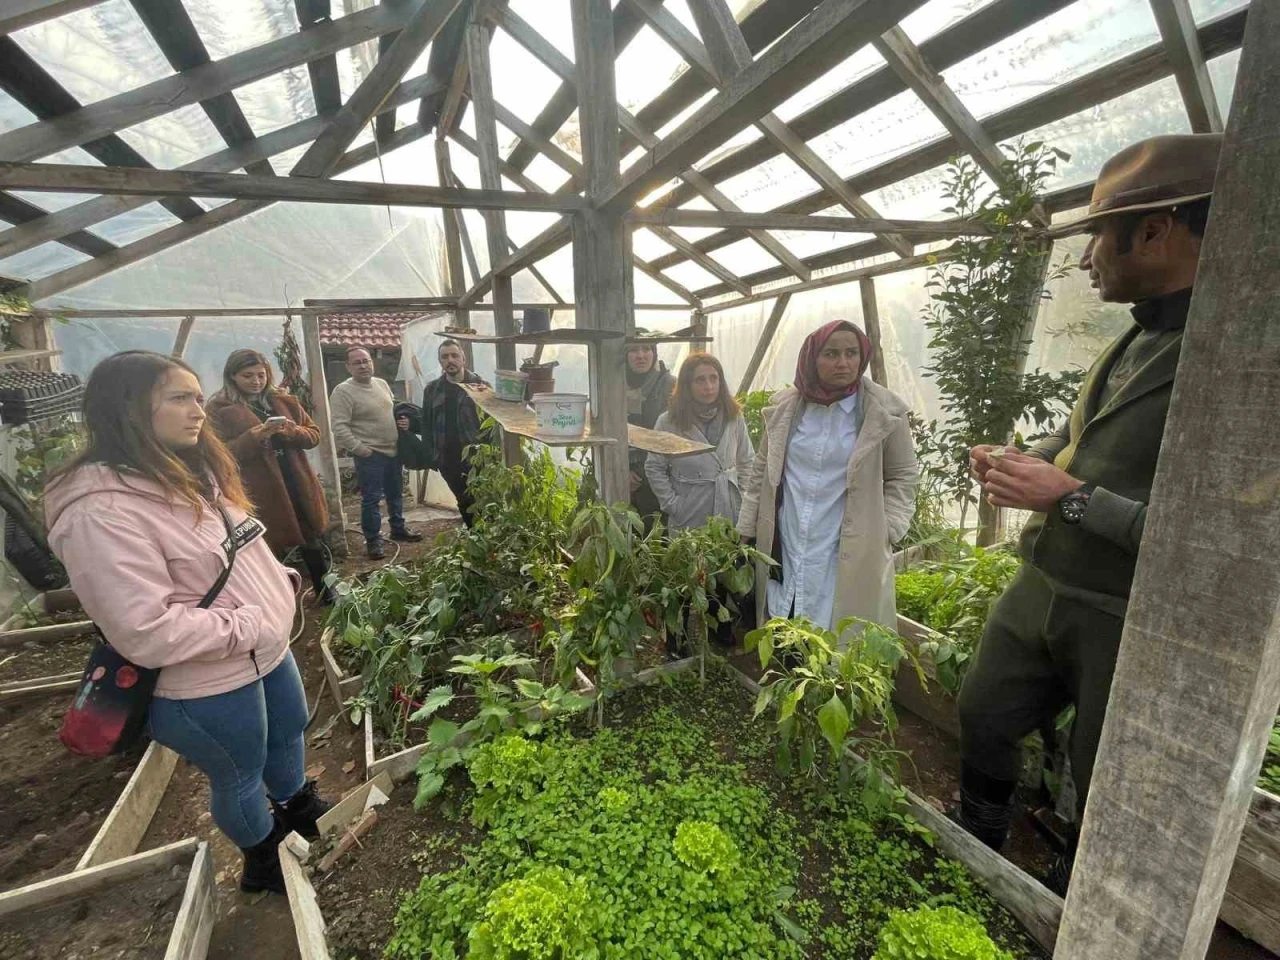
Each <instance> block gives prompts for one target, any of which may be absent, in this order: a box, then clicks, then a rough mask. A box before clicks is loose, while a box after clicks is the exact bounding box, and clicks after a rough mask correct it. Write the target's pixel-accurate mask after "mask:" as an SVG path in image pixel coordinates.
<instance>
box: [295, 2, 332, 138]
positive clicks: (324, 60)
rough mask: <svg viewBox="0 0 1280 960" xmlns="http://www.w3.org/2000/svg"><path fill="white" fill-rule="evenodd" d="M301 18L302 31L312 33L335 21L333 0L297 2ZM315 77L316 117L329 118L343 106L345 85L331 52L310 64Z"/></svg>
mask: <svg viewBox="0 0 1280 960" xmlns="http://www.w3.org/2000/svg"><path fill="white" fill-rule="evenodd" d="M293 8H294V11H295V12H296V13H297V15H298V28H299V29H300V30H304V31H305V30H310V29H311V28H313V27H316V26H318V25H320V24H322V23H326V22H328V21H329V20H332V19H333V14H332V9H331V4H330V0H293ZM307 73H308V74H309V75H310V77H311V97H312V99H313V100H315V104H316V114H317V115H318V116H322V117H324V116H328V115H329V114H331V113H337V112H338V110H339V109H340V108H341V107H342V85H341V84H340V83H339V82H338V58H337V57H336V56H335V55H334V54H332V53H330V54H327V55H326V56H323V57H317V58H316V59H314V60H310V61H308V62H307Z"/></svg>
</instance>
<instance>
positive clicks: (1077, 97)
mask: <svg viewBox="0 0 1280 960" xmlns="http://www.w3.org/2000/svg"><path fill="white" fill-rule="evenodd" d="M993 6H996V7H999V6H1000V3H999V0H997V3H996V4H994V5H993ZM1248 9H1249V8H1248V7H1243V8H1240V9H1238V10H1233V11H1232V12H1230V13H1226V14H1223V15H1222V16H1219V17H1216V18H1214V19H1213V20H1210V21H1209V22H1208V23H1205V24H1203V25H1202V26H1201V27H1200V29H1199V34H1200V43H1201V46H1202V48H1203V49H1204V51H1205V56H1207V57H1209V58H1211V59H1212V58H1213V57H1218V56H1222V55H1223V54H1226V53H1228V52H1230V51H1232V50H1237V49H1239V47H1240V42H1241V39H1242V38H1243V36H1244V27H1245V23H1246V20H1247V16H1248ZM885 70H886V72H888V68H887V67H886V68H885ZM1171 72H1172V71H1171V67H1170V65H1169V61H1168V58H1167V57H1166V56H1165V51H1164V46H1163V44H1161V43H1156V44H1152V45H1151V46H1148V47H1145V48H1143V49H1142V50H1137V51H1135V52H1133V53H1131V54H1128V55H1127V56H1124V57H1121V58H1120V59H1119V60H1116V61H1114V62H1112V63H1109V64H1106V65H1104V66H1102V67H1099V68H1098V69H1096V70H1093V71H1092V72H1090V73H1086V74H1083V75H1081V76H1079V77H1077V78H1076V79H1074V80H1071V81H1068V82H1067V83H1064V84H1061V85H1060V86H1058V87H1055V88H1054V89H1052V90H1049V91H1046V92H1045V93H1042V94H1040V95H1038V96H1035V97H1031V98H1030V99H1028V100H1025V101H1023V102H1022V103H1018V104H1015V105H1014V106H1012V107H1008V108H1006V109H1005V110H1002V111H1000V112H999V113H996V114H992V115H991V116H988V117H986V118H985V119H984V120H983V125H984V126H985V127H986V129H987V130H988V131H989V132H990V133H991V135H992V136H993V137H995V138H997V140H1004V139H1008V138H1011V137H1017V136H1020V135H1022V134H1024V133H1026V132H1028V131H1030V130H1034V129H1036V128H1038V127H1041V126H1043V125H1044V124H1046V123H1052V122H1053V121H1055V120H1061V119H1064V118H1066V117H1069V116H1072V115H1074V114H1076V113H1079V112H1080V111H1082V110H1087V109H1089V108H1090V107H1092V106H1094V105H1096V104H1099V103H1103V102H1105V101H1107V100H1111V99H1113V98H1115V97H1119V96H1123V95H1124V94H1126V93H1129V92H1131V91H1134V90H1137V89H1140V88H1141V87H1144V86H1146V85H1148V84H1151V83H1155V82H1156V81H1158V80H1161V79H1163V78H1164V77H1167V76H1169V75H1170V73H1171ZM899 89H900V88H899ZM841 96H842V95H840V94H837V95H836V97H837V98H839V97H841ZM815 109H818V108H815ZM956 150H957V144H956V141H955V140H954V139H953V138H952V137H951V136H950V135H949V134H948V135H946V136H942V137H938V138H936V139H935V140H933V141H931V142H929V143H926V144H923V145H921V146H919V147H917V148H915V149H913V150H910V151H908V152H906V153H904V154H902V155H900V156H897V157H893V158H892V159H889V160H886V161H885V162H883V163H880V164H878V165H876V166H875V167H872V168H870V169H868V170H864V171H862V172H860V173H857V174H855V175H854V176H852V177H850V178H849V181H848V182H849V184H850V186H851V187H853V188H854V189H855V190H857V191H858V192H860V193H870V192H872V191H874V190H879V189H882V188H884V187H886V186H889V185H890V184H893V183H897V182H898V181H900V180H904V179H907V178H908V177H912V176H916V175H918V174H921V173H924V172H926V171H928V170H931V169H933V168H934V167H937V166H939V165H941V164H944V163H946V162H947V161H948V160H949V159H950V158H951V157H953V156H954V155H955V153H956ZM740 152H753V151H752V147H751V146H750V145H749V146H747V147H745V148H744V150H743V151H740ZM718 166H719V164H713V165H712V167H711V168H709V169H715V168H717V167H718ZM1087 204H1088V197H1087V196H1086V197H1085V200H1084V205H1087ZM664 206H666V205H665V204H664ZM827 206H829V204H828V203H827V200H826V196H825V194H823V193H822V192H821V191H818V192H814V193H810V194H808V195H806V196H804V197H799V198H797V199H796V200H792V201H790V202H789V203H785V204H782V205H780V206H779V207H777V208H776V209H774V210H773V211H771V213H788V214H808V213H816V212H818V211H820V210H823V209H826V207H827ZM741 236H742V234H741V233H740V232H739V231H736V230H725V231H722V232H721V233H717V234H713V235H711V236H708V237H704V238H703V239H701V240H699V241H697V242H696V244H695V245H696V246H697V247H698V249H700V250H702V251H703V252H709V251H711V250H716V249H719V248H720V247H724V246H728V245H729V244H731V243H735V242H736V241H738V240H739V239H741ZM839 252H840V251H833V253H839ZM825 256H826V255H820V256H818V257H808V258H806V261H807V262H808V263H809V264H810V265H811V266H815V265H816V266H824V265H828V264H824V263H823V262H822V261H823V259H824V257H825ZM682 260H683V257H682V256H680V255H679V254H668V255H666V256H663V257H658V258H655V260H654V261H653V262H654V264H655V265H657V266H659V267H661V268H662V269H667V268H668V267H671V266H674V265H675V264H676V263H680V262H682ZM747 279H748V281H749V282H751V283H760V282H762V281H761V280H759V279H754V278H753V277H750V276H749V277H748V278H747ZM772 279H775V280H776V279H779V278H778V277H777V276H774V277H772ZM721 292H723V291H721ZM700 295H701V296H704V297H705V296H714V295H716V294H715V293H714V292H709V291H707V290H703V291H701V292H700Z"/></svg>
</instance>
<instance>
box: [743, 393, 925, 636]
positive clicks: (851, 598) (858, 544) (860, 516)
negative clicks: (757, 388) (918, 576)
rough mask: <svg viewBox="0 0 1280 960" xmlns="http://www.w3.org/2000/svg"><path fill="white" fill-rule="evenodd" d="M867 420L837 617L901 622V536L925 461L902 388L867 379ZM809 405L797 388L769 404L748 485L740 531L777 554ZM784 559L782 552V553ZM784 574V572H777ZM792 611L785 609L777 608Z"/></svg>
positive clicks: (849, 507) (846, 523) (761, 569)
mask: <svg viewBox="0 0 1280 960" xmlns="http://www.w3.org/2000/svg"><path fill="white" fill-rule="evenodd" d="M859 389H860V390H861V391H862V411H863V421H862V426H861V428H860V430H859V431H858V439H857V442H856V444H855V445H854V449H853V456H852V457H850V458H849V466H848V468H847V470H846V471H845V484H846V497H845V504H844V518H843V520H842V522H841V525H840V540H839V546H838V549H837V553H836V555H835V556H833V557H832V558H831V561H832V562H833V563H836V564H837V565H838V566H837V577H836V595H835V597H834V598H833V599H834V604H833V616H832V622H833V624H834V623H838V622H839V621H840V620H841V619H843V618H844V617H851V616H852V617H860V618H861V619H863V620H870V621H872V622H875V623H880V624H883V625H884V626H886V627H889V628H891V629H892V628H896V625H897V609H896V603H895V594H894V579H893V578H894V569H893V543H894V541H896V540H900V539H901V538H902V537H903V536H905V535H906V532H907V528H908V527H909V526H910V525H911V517H912V515H913V514H914V512H915V486H916V477H917V474H918V472H919V471H918V467H917V464H916V455H915V448H914V445H913V443H912V440H911V430H910V428H909V427H908V424H907V405H906V404H905V403H903V402H902V400H900V399H899V398H898V397H897V396H896V395H895V394H894V393H892V392H891V391H889V390H887V389H886V388H884V387H882V386H880V385H879V384H876V383H873V382H871V381H870V380H867V379H864V380H863V381H862V385H861V387H860V388H859ZM801 408H802V401H801V399H800V395H799V393H797V391H796V390H795V388H794V387H792V388H788V389H786V390H783V391H781V392H780V393H778V394H776V395H775V396H774V398H773V400H772V401H771V404H770V406H768V407H766V408H765V411H764V422H765V430H764V434H763V436H762V437H761V441H760V452H759V455H758V456H757V457H756V460H755V467H754V469H753V470H752V472H751V480H750V481H749V482H748V483H747V485H746V488H745V489H744V491H743V494H744V495H743V500H742V511H741V514H740V515H739V517H738V532H739V533H741V534H742V535H743V536H744V537H752V538H755V541H756V547H757V548H758V549H759V550H761V551H763V552H765V553H773V549H774V535H775V531H776V530H777V519H778V518H777V509H776V505H777V502H778V492H779V490H780V488H781V486H782V482H783V471H784V467H785V464H786V456H787V445H788V443H789V441H790V439H791V432H792V427H793V424H794V423H795V422H796V418H797V416H798V415H799V413H800V411H801ZM775 558H776V557H775ZM775 575H776V574H775ZM768 581H769V568H768V567H767V566H766V565H765V564H763V563H762V564H759V565H758V566H757V568H756V608H757V614H758V616H759V617H760V618H761V619H760V622H761V623H763V622H764V617H765V615H766V614H765V603H766V597H767V592H768V591H767V587H768ZM771 612H772V613H781V614H782V615H784V616H785V615H786V614H785V611H782V612H780V611H771Z"/></svg>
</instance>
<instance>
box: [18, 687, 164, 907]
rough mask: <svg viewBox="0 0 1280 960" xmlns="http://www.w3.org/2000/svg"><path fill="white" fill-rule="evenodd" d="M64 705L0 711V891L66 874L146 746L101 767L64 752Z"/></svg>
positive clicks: (42, 703) (62, 701) (47, 702)
mask: <svg viewBox="0 0 1280 960" xmlns="http://www.w3.org/2000/svg"><path fill="white" fill-rule="evenodd" d="M69 701H70V695H69V694H68V695H64V696H57V697H41V698H38V699H34V700H26V701H19V702H18V703H13V704H9V705H6V706H3V707H0V823H3V824H4V830H3V831H2V832H0V890H8V889H11V888H13V887H20V886H23V885H25V884H27V883H33V882H35V881H36V880H43V879H46V878H48V877H51V876H57V875H59V874H62V873H67V872H69V871H71V870H72V869H73V868H74V867H75V865H76V862H77V861H78V860H79V859H80V857H81V855H82V854H83V853H84V851H85V848H86V847H88V846H89V842H90V841H91V840H92V839H93V836H94V834H95V833H96V832H97V830H98V827H99V826H101V825H102V821H103V820H104V819H106V816H107V813H108V812H109V811H110V809H111V807H112V805H113V804H114V803H115V802H116V799H117V798H118V797H119V796H120V791H121V790H123V789H124V785H125V783H126V782H127V781H128V779H129V777H130V776H131V775H132V774H133V769H134V767H136V766H137V765H138V760H139V759H140V758H141V756H142V751H143V748H144V747H145V744H143V745H140V746H138V747H137V748H135V749H134V750H131V751H130V752H129V753H127V754H123V755H121V756H113V757H106V758H104V759H101V760H91V759H88V758H86V757H79V756H76V755H75V754H72V753H69V752H68V751H67V750H66V748H65V747H63V746H62V744H61V743H60V742H59V741H58V728H59V727H60V726H61V724H62V715H63V713H65V712H66V709H67V705H68V703H69ZM172 839H180V838H178V837H174V838H172Z"/></svg>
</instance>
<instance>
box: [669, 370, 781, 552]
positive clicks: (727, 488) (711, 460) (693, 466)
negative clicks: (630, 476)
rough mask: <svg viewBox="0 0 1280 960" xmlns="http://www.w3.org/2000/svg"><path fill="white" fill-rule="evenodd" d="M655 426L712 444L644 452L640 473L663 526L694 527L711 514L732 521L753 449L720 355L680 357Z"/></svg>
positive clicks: (682, 528)
mask: <svg viewBox="0 0 1280 960" xmlns="http://www.w3.org/2000/svg"><path fill="white" fill-rule="evenodd" d="M654 429H655V430H657V431H659V432H666V433H674V434H677V435H678V436H681V437H684V438H685V439H687V440H693V441H695V442H697V443H706V444H710V445H711V446H712V447H713V448H714V449H713V450H710V451H708V452H707V453H700V454H696V455H694V456H690V457H668V456H664V455H662V454H659V453H651V454H649V458H648V460H646V461H645V466H644V472H645V476H646V477H647V478H648V480H649V486H650V487H651V488H652V489H653V492H654V494H655V495H656V496H657V498H658V503H659V504H660V505H661V507H662V513H663V515H664V516H665V517H666V521H667V529H668V530H670V531H671V532H673V533H677V532H679V531H681V530H688V529H695V528H697V527H701V526H703V525H704V524H705V523H706V522H707V520H709V519H710V518H711V517H713V516H719V517H724V518H725V519H726V520H728V521H729V522H730V523H735V524H736V523H737V522H738V510H739V508H740V507H741V505H742V493H741V485H742V484H745V483H746V481H747V478H748V477H749V476H750V475H751V464H752V462H753V461H754V459H755V450H754V449H753V448H752V446H751V437H750V436H749V435H748V434H747V425H746V422H745V421H744V420H743V419H742V411H741V410H740V409H739V407H738V402H737V401H736V400H734V398H733V394H731V393H730V392H729V387H728V384H727V383H725V379H724V369H723V368H722V367H721V366H720V361H719V360H717V359H716V358H715V357H713V356H711V355H710V354H707V353H693V354H690V355H689V356H688V357H687V358H686V359H685V361H684V363H683V364H681V365H680V375H679V377H678V378H677V380H676V389H675V392H674V393H673V394H672V395H671V403H670V405H669V407H668V409H667V412H666V413H664V414H663V415H662V416H660V417H659V418H658V422H657V423H656V424H655V425H654Z"/></svg>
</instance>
